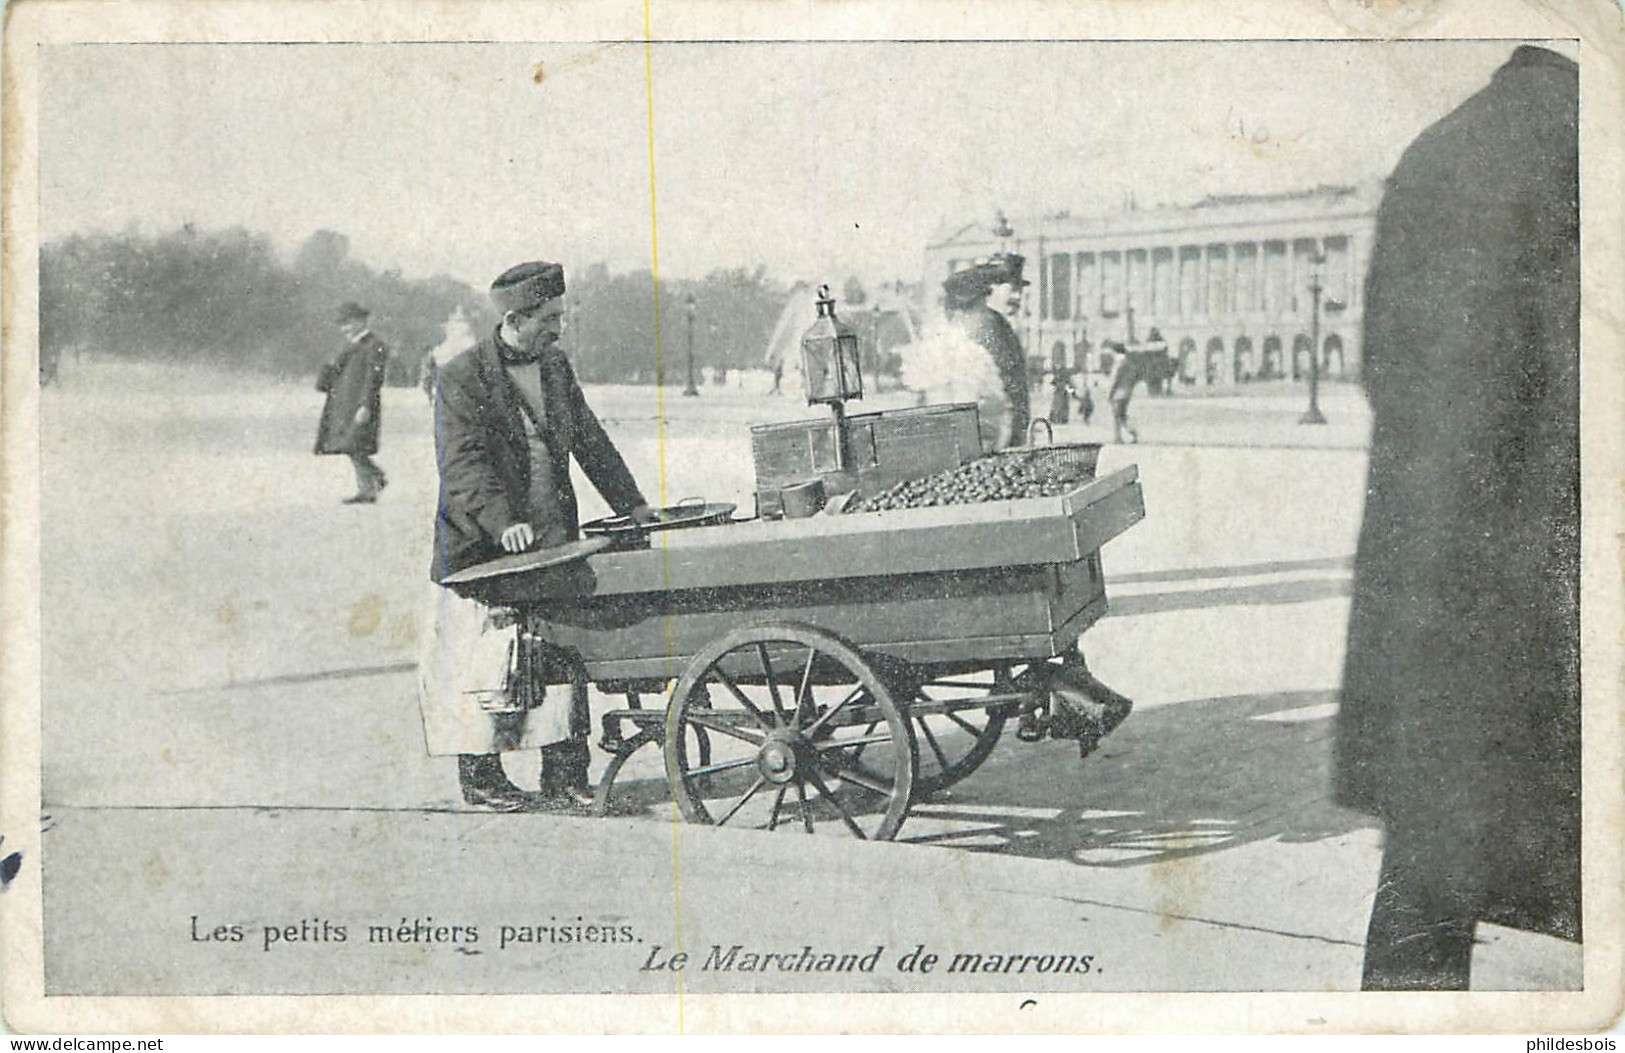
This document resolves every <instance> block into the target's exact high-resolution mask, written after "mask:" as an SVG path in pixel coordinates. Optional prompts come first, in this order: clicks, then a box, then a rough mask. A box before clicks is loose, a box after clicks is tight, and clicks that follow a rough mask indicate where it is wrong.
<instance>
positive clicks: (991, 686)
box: [894, 669, 1026, 800]
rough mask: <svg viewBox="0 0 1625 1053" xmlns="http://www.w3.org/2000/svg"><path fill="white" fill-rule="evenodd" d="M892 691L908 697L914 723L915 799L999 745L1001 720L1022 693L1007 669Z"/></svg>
mask: <svg viewBox="0 0 1625 1053" xmlns="http://www.w3.org/2000/svg"><path fill="white" fill-rule="evenodd" d="M908 688H912V692H909V691H908ZM894 694H896V696H897V697H898V698H899V699H901V698H904V697H907V698H908V699H909V701H908V703H907V705H905V707H904V708H905V710H906V711H907V712H908V715H909V720H910V721H911V722H912V723H913V725H914V737H915V740H916V743H917V746H918V750H919V758H920V762H919V768H918V771H917V772H916V773H915V776H914V799H915V800H922V799H923V798H925V797H928V796H930V795H931V794H933V793H937V792H938V791H940V790H945V789H947V788H948V787H950V786H952V785H953V784H954V783H956V782H958V781H959V780H961V779H963V778H965V777H966V776H968V775H970V774H971V773H972V772H974V771H975V770H976V769H977V768H980V767H981V766H982V762H983V761H985V760H987V758H988V755H989V754H991V753H992V752H993V747H994V746H995V745H997V744H998V741H999V735H1000V734H1001V733H1002V732H1003V731H1004V722H1005V721H1006V720H1007V719H1009V717H1010V715H1011V714H1013V713H1014V712H1015V711H1016V709H1017V708H1018V707H1019V705H1020V703H1021V700H1022V699H1023V698H1025V697H1026V696H1025V695H1024V694H1022V693H1021V692H1019V691H1018V690H1017V688H1016V687H1015V685H1014V684H1013V683H1012V681H1011V678H1010V673H1009V670H1008V669H998V670H994V671H993V672H992V673H967V674H964V675H961V676H942V677H936V678H931V679H925V680H923V681H917V682H914V683H912V684H910V685H907V686H906V687H900V688H899V691H898V692H894Z"/></svg>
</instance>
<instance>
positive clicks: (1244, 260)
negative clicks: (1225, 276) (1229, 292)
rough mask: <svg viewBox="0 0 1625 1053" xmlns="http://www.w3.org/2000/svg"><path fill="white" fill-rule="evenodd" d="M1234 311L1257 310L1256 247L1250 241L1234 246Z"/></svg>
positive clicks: (1248, 312) (1247, 311)
mask: <svg viewBox="0 0 1625 1053" xmlns="http://www.w3.org/2000/svg"><path fill="white" fill-rule="evenodd" d="M1236 310H1237V311H1238V312H1240V313H1243V314H1251V313H1252V312H1254V311H1257V310H1258V245H1257V244H1255V243H1253V242H1250V241H1249V242H1244V243H1242V244H1240V245H1237V246H1236Z"/></svg>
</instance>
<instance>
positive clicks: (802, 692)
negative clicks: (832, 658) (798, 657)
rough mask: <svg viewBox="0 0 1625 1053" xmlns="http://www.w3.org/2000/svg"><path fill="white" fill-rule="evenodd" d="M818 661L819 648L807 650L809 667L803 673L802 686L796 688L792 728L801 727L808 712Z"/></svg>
mask: <svg viewBox="0 0 1625 1053" xmlns="http://www.w3.org/2000/svg"><path fill="white" fill-rule="evenodd" d="M817 660H818V650H817V648H813V647H809V648H807V666H806V668H805V669H803V670H802V671H801V685H800V686H799V687H797V688H796V708H795V717H794V719H793V720H792V722H791V724H790V726H791V727H800V726H801V717H802V714H803V713H805V712H806V707H807V703H808V701H809V700H810V699H811V698H812V695H811V691H812V671H813V663H814V662H816V661H817Z"/></svg>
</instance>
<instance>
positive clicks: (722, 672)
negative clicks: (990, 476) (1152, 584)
mask: <svg viewBox="0 0 1625 1053" xmlns="http://www.w3.org/2000/svg"><path fill="white" fill-rule="evenodd" d="M1144 514H1145V513H1144V503H1143V499H1142V495H1141V492H1140V486H1139V483H1138V475H1137V472H1136V469H1134V468H1132V467H1130V468H1125V469H1123V470H1121V471H1118V472H1116V473H1113V474H1111V475H1108V476H1106V477H1104V478H1101V479H1097V480H1094V481H1091V482H1088V483H1085V484H1083V485H1081V486H1080V487H1078V488H1077V489H1075V490H1073V491H1071V492H1070V493H1067V494H1065V495H1063V496H1059V497H1036V498H1024V499H1020V500H1013V501H997V502H989V503H984V504H968V505H949V506H942V507H930V508H918V509H908V510H899V511H886V512H862V513H855V514H854V513H849V514H844V515H819V516H813V517H811V518H807V519H799V520H781V521H764V520H750V521H745V522H728V523H723V524H718V525H712V526H707V527H704V528H701V529H692V530H683V531H672V532H668V533H663V534H659V535H656V536H655V537H654V539H653V541H652V543H650V544H648V546H647V547H643V548H635V549H628V550H619V551H616V550H611V551H603V552H599V553H597V554H595V555H592V556H591V557H590V558H588V559H587V560H585V561H584V562H578V563H576V564H574V565H571V566H569V567H559V568H551V569H548V570H541V571H537V572H535V573H530V574H520V575H510V576H507V577H499V578H493V579H487V580H484V581H481V582H477V583H474V584H473V585H471V586H469V587H468V588H469V591H470V593H471V594H474V595H476V596H478V598H480V599H482V600H484V601H486V602H490V603H499V604H504V605H507V606H513V607H516V608H518V609H519V610H520V612H521V614H522V618H523V627H524V628H523V638H524V639H525V641H526V642H527V643H528V644H529V645H530V646H531V647H533V648H539V649H540V650H541V651H543V652H545V653H546V654H547V655H549V656H550V659H549V660H548V661H545V662H538V663H537V668H538V669H545V670H547V671H548V672H547V673H546V674H545V675H546V676H547V678H548V679H549V681H550V682H557V683H569V682H573V683H574V690H575V692H576V695H577V698H576V702H577V704H578V705H581V706H584V703H585V691H586V684H587V683H588V682H591V683H592V684H595V685H597V686H598V688H599V689H600V690H602V691H604V692H606V693H609V694H612V695H620V696H622V697H624V698H625V699H626V706H625V708H620V709H615V710H612V711H610V712H608V713H605V714H603V715H602V717H601V720H602V736H601V738H600V740H599V744H600V746H601V747H602V748H604V749H605V750H607V751H608V752H609V753H610V761H609V764H608V766H607V768H606V770H605V772H604V774H603V775H602V777H601V778H600V780H599V783H598V788H597V806H598V810H599V811H600V812H604V811H606V810H608V808H609V804H610V799H611V794H612V793H613V792H614V784H615V781H616V777H617V776H618V775H619V774H620V772H621V769H622V766H623V765H624V764H625V763H626V761H627V760H628V758H630V757H631V756H632V755H633V754H634V753H635V752H636V751H638V750H639V749H640V748H642V747H643V746H646V745H658V746H660V747H661V748H662V749H663V750H664V754H665V768H666V776H667V779H668V781H669V783H670V788H671V793H672V796H673V798H674V799H675V801H676V803H677V805H678V807H679V808H680V809H681V810H682V814H683V815H684V817H685V818H687V819H688V820H689V821H691V822H697V823H713V824H716V825H723V824H727V825H729V826H750V827H759V828H762V829H767V830H773V829H776V828H778V827H783V826H789V827H792V828H797V829H802V830H805V831H807V832H809V833H810V832H816V831H818V830H820V829H821V828H825V827H827V828H830V829H832V830H845V831H846V832H848V833H851V834H853V835H856V836H858V837H864V838H870V839H881V840H886V839H891V838H894V837H895V836H896V835H897V833H898V831H899V829H900V828H901V827H902V825H903V822H904V820H905V819H906V817H907V815H908V811H909V807H910V804H911V803H912V802H914V801H917V800H919V799H921V798H923V797H926V796H928V795H930V794H933V793H937V792H939V791H941V790H943V789H945V788H946V787H948V786H950V785H952V784H953V783H955V782H957V781H959V780H960V779H963V778H965V777H966V776H968V775H969V774H971V773H972V772H974V771H975V770H976V769H977V768H978V767H979V766H980V765H981V764H982V763H983V761H985V760H986V759H987V757H988V756H989V754H990V753H991V752H992V750H993V748H994V746H995V744H996V743H997V742H998V741H999V738H1000V735H1001V734H1002V732H1003V731H1004V729H1005V727H1006V725H1007V724H1008V723H1009V722H1010V721H1011V720H1012V719H1015V720H1018V721H1020V722H1021V724H1022V729H1023V730H1024V731H1026V732H1028V734H1027V735H1025V736H1024V737H1034V736H1035V735H1037V734H1042V733H1043V731H1044V729H1045V722H1046V721H1047V720H1049V719H1050V718H1051V716H1052V714H1050V713H1049V705H1050V699H1051V696H1052V693H1053V692H1052V684H1053V682H1054V679H1055V674H1056V670H1064V671H1065V680H1066V683H1067V684H1068V685H1070V687H1071V688H1072V690H1073V691H1074V692H1075V693H1076V692H1077V691H1079V690H1081V691H1082V693H1083V694H1084V695H1086V696H1089V697H1092V698H1093V699H1094V700H1095V702H1097V703H1098V704H1099V706H1100V707H1102V708H1103V709H1104V710H1106V711H1107V712H1109V713H1114V714H1115V718H1114V720H1120V719H1121V716H1122V715H1123V714H1125V713H1126V711H1127V707H1128V701H1127V700H1126V699H1124V698H1123V697H1122V696H1120V695H1117V694H1116V693H1115V692H1113V691H1111V690H1110V689H1109V688H1107V687H1106V686H1105V685H1103V684H1101V683H1100V682H1099V681H1098V680H1095V679H1094V678H1093V677H1092V676H1091V675H1090V674H1089V672H1088V669H1087V666H1086V665H1085V664H1084V660H1083V656H1082V652H1081V651H1080V650H1079V648H1078V640H1079V637H1080V636H1081V635H1082V634H1083V632H1084V631H1085V630H1086V629H1088V628H1089V627H1090V626H1091V625H1093V624H1094V623H1095V622H1096V621H1097V620H1099V619H1100V617H1101V616H1102V615H1104V614H1105V612H1106V588H1105V579H1104V575H1103V573H1102V566H1101V557H1100V549H1101V546H1102V545H1104V544H1105V543H1106V542H1107V541H1109V540H1111V539H1112V538H1114V537H1116V536H1117V535H1119V534H1121V533H1122V532H1123V531H1125V530H1127V529H1128V528H1129V527H1130V526H1132V525H1133V524H1134V523H1136V522H1138V521H1139V520H1140V519H1141V518H1143V516H1144ZM561 655H563V656H567V657H568V661H565V662H561V661H559V660H558V658H559V656H561ZM560 670H568V672H561V671H560ZM539 675H540V674H539ZM659 696H664V699H665V704H664V706H646V705H645V704H644V700H645V699H647V698H650V697H659ZM1097 733H1104V729H1097Z"/></svg>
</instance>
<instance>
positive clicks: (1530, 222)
mask: <svg viewBox="0 0 1625 1053" xmlns="http://www.w3.org/2000/svg"><path fill="white" fill-rule="evenodd" d="M1576 97H1577V71H1576V67H1575V65H1574V64H1573V63H1572V62H1569V61H1568V60H1567V59H1564V58H1563V57H1561V56H1559V55H1556V54H1555V53H1552V52H1549V51H1545V50H1542V49H1539V48H1532V47H1524V48H1519V49H1518V51H1517V52H1516V53H1515V54H1514V56H1513V58H1512V59H1511V60H1510V61H1509V62H1508V63H1507V64H1506V65H1505V66H1503V67H1502V68H1501V69H1500V70H1499V71H1498V72H1497V73H1496V74H1495V77H1494V79H1493V81H1492V82H1491V84H1490V85H1489V86H1488V87H1486V88H1485V89H1484V90H1482V91H1481V92H1479V93H1478V94H1477V95H1475V96H1473V97H1472V98H1471V99H1469V100H1468V101H1467V102H1465V103H1464V104H1463V105H1462V106H1461V107H1460V108H1459V109H1457V110H1456V111H1454V112H1453V113H1451V114H1450V115H1449V116H1447V117H1445V118H1444V119H1442V120H1440V121H1439V122H1438V123H1436V124H1435V125H1433V126H1432V127H1431V128H1429V129H1427V130H1426V131H1424V132H1423V133H1422V134H1421V135H1420V136H1419V137H1418V138H1417V140H1416V142H1415V143H1413V144H1412V146H1411V147H1410V148H1409V150H1408V151H1407V152H1406V153H1405V155H1404V157H1403V158H1402V160H1401V161H1400V163H1399V166H1398V168H1397V169H1396V170H1395V171H1394V174H1393V176H1392V177H1391V178H1390V179H1389V182H1388V186H1387V190H1386V193H1385V195H1384V197H1383V201H1382V205H1381V208H1380V210H1379V212H1378V217H1377V230H1376V238H1375V244H1374V248H1373V252H1372V257H1371V265H1370V270H1369V273H1368V276H1367V282H1366V303H1365V340H1364V352H1363V354H1364V360H1363V361H1364V381H1365V386H1366V391H1367V394H1368V396H1369V398H1370V403H1371V409H1372V414H1373V430H1372V437H1371V460H1370V476H1369V489H1368V492H1367V499H1366V509H1365V520H1364V524H1363V526H1362V529H1361V533H1360V540H1359V548H1358V554H1357V556H1356V560H1355V572H1354V598H1353V608H1352V611H1351V615H1350V625H1349V638H1348V657H1347V665H1346V667H1345V671H1344V687H1343V699H1342V705H1341V709H1340V713H1339V717H1338V727H1337V747H1336V795H1337V797H1338V799H1339V800H1340V801H1341V802H1342V803H1344V804H1347V805H1351V806H1353V807H1355V808H1358V809H1361V810H1363V811H1366V812H1369V813H1372V814H1375V815H1377V816H1379V817H1381V818H1382V819H1383V820H1384V821H1385V822H1386V823H1387V824H1388V825H1389V827H1390V829H1406V830H1409V831H1411V832H1412V833H1413V834H1416V833H1421V834H1423V835H1424V836H1425V838H1426V840H1427V843H1428V844H1429V845H1430V846H1431V848H1430V850H1431V851H1432V852H1433V853H1434V855H1435V857H1436V858H1434V859H1433V860H1432V864H1431V865H1432V866H1433V868H1434V869H1433V873H1435V874H1439V873H1447V874H1449V875H1451V878H1450V880H1451V882H1452V888H1453V889H1454V891H1457V892H1461V893H1466V894H1469V895H1470V896H1472V897H1473V898H1472V899H1471V900H1469V902H1470V903H1472V904H1473V906H1474V909H1475V910H1476V912H1477V915H1478V916H1479V917H1480V918H1483V919H1485V920H1490V921H1497V922H1500V923H1503V924H1510V925H1514V926H1517V927H1520V928H1526V929H1532V930H1535V931H1544V932H1548V933H1552V934H1556V935H1561V936H1566V937H1570V938H1574V937H1577V936H1578V933H1579V913H1578V912H1579V904H1578V894H1579V855H1578V852H1579V793H1580V783H1579V744H1580V729H1579V680H1578V668H1579V637H1578V628H1579V615H1578V588H1579V586H1578V575H1579V538H1578V532H1579V383H1578V367H1579V289H1580V283H1579V263H1580V260H1579V240H1578V211H1577V200H1576V199H1577V196H1578V189H1577V138H1576Z"/></svg>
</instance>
